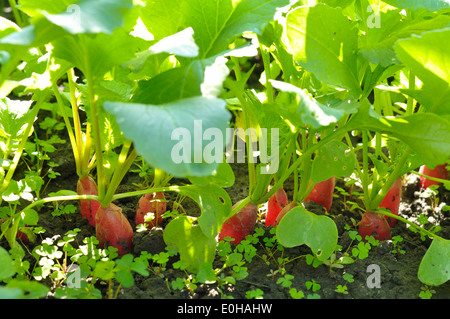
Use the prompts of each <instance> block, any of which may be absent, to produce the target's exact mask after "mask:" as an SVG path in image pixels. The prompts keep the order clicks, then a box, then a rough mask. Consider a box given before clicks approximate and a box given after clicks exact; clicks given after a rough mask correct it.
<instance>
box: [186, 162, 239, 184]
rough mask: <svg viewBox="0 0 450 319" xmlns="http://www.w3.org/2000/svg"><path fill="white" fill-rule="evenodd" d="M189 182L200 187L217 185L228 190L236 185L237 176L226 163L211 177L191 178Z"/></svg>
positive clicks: (220, 165) (221, 164)
mask: <svg viewBox="0 0 450 319" xmlns="http://www.w3.org/2000/svg"><path fill="white" fill-rule="evenodd" d="M189 181H190V182H191V183H192V184H195V185H199V186H207V185H216V186H220V187H224V188H227V187H231V186H233V185H234V181H235V176H234V172H233V169H232V168H231V166H230V164H228V163H226V162H224V163H220V164H219V167H217V169H216V170H214V171H213V173H212V174H211V175H208V176H203V177H197V176H191V177H190V178H189Z"/></svg>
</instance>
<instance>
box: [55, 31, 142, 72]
mask: <svg viewBox="0 0 450 319" xmlns="http://www.w3.org/2000/svg"><path fill="white" fill-rule="evenodd" d="M52 45H53V47H54V49H53V54H54V56H56V57H58V58H61V59H63V60H66V61H68V62H70V63H72V64H73V65H74V66H76V67H77V68H79V69H80V70H81V71H82V72H83V73H84V74H85V75H86V76H87V75H92V76H93V77H94V78H100V79H103V75H104V74H105V73H106V72H107V71H109V70H111V69H112V68H113V67H115V66H119V65H121V64H122V63H124V62H126V61H128V60H129V59H130V58H131V57H132V56H133V54H134V48H135V46H136V39H135V38H133V37H132V36H130V35H129V34H127V33H126V32H125V30H123V29H117V30H116V31H115V32H114V33H113V34H112V35H107V34H97V35H95V36H92V35H85V34H80V35H69V36H65V37H62V38H59V39H57V40H55V41H53V42H52Z"/></svg>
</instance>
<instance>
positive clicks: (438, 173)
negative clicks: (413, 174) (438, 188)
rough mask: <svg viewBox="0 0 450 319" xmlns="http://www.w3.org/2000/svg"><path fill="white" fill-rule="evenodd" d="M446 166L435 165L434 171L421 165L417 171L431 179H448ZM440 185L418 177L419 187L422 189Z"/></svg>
mask: <svg viewBox="0 0 450 319" xmlns="http://www.w3.org/2000/svg"><path fill="white" fill-rule="evenodd" d="M446 166H447V164H442V165H436V167H435V168H434V169H430V168H428V167H427V166H426V165H422V166H421V167H420V169H419V173H420V174H424V175H427V176H431V177H436V178H440V179H448V171H447V169H446V168H445V167H446ZM439 184H441V183H439V182H437V181H433V180H431V179H428V178H426V177H423V176H420V180H419V185H420V187H421V188H423V189H427V188H428V187H430V186H431V185H439Z"/></svg>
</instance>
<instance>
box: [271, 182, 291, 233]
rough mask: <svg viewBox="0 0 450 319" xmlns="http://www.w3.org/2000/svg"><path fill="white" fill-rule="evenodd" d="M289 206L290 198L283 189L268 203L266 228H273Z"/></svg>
mask: <svg viewBox="0 0 450 319" xmlns="http://www.w3.org/2000/svg"><path fill="white" fill-rule="evenodd" d="M287 204H288V197H287V195H286V192H285V190H284V189H283V188H279V189H278V190H277V191H276V192H275V194H273V195H272V196H271V197H270V198H269V200H268V202H267V215H266V226H272V225H273V223H274V222H275V219H276V218H277V217H278V214H279V213H280V212H281V210H282V209H283V208H284V207H285V206H286V205H287Z"/></svg>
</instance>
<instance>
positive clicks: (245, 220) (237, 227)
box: [219, 201, 258, 245]
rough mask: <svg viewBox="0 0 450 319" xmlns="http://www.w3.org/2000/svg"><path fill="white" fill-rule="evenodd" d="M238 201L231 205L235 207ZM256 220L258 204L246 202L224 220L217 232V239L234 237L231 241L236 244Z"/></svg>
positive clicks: (252, 228)
mask: <svg viewBox="0 0 450 319" xmlns="http://www.w3.org/2000/svg"><path fill="white" fill-rule="evenodd" d="M240 202H242V201H239V202H237V203H236V204H234V205H233V208H234V207H236V206H237V205H238V204H239V203H240ZM257 220H258V206H256V205H255V204H252V203H248V204H247V205H246V206H244V208H242V209H241V210H240V211H239V212H238V213H236V214H235V215H233V216H232V217H230V218H229V219H228V220H226V221H225V222H224V223H223V225H222V229H221V230H220V233H219V241H222V240H224V238H225V237H231V238H234V240H233V241H231V242H232V243H234V244H236V245H238V244H239V243H240V242H241V241H242V240H243V239H244V238H245V237H246V236H247V235H249V234H250V233H252V232H253V230H254V229H255V225H256V221H257Z"/></svg>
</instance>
